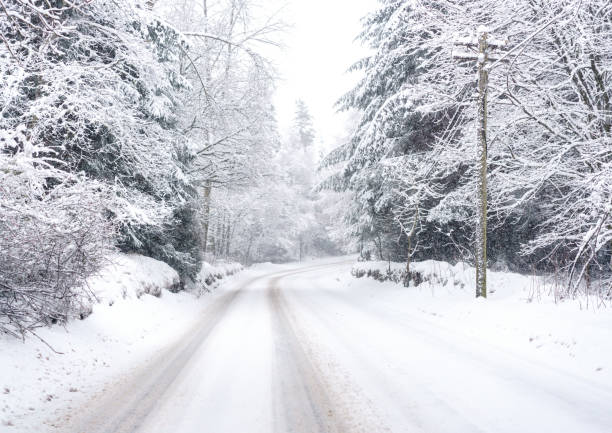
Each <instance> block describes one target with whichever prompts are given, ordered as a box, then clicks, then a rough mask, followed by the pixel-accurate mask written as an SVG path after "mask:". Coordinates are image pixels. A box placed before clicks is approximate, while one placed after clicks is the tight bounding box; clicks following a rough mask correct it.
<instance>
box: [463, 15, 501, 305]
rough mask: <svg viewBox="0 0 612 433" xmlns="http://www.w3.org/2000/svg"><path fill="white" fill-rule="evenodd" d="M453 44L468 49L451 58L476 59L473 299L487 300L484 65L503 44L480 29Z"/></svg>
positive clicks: (486, 83) (486, 85) (486, 71)
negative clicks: (473, 34)
mask: <svg viewBox="0 0 612 433" xmlns="http://www.w3.org/2000/svg"><path fill="white" fill-rule="evenodd" d="M455 45H457V46H462V47H465V48H468V50H467V51H465V52H460V53H453V57H455V58H457V59H462V60H476V62H477V65H478V99H477V103H478V126H477V146H478V147H477V151H476V157H477V160H478V161H477V164H478V166H479V170H478V182H477V197H476V206H477V209H476V215H477V221H478V227H477V229H476V245H475V252H474V257H475V262H476V263H475V264H476V297H477V298H478V297H483V298H486V297H487V209H488V198H487V117H488V106H487V105H488V90H489V66H488V65H487V63H488V62H489V61H491V60H496V59H494V58H493V57H492V56H491V51H492V50H495V49H501V48H504V47H505V46H506V45H507V43H506V41H500V40H496V39H493V38H491V37H490V35H489V31H488V30H487V29H486V28H484V27H479V28H478V30H477V31H476V39H474V38H473V37H469V38H463V39H460V40H458V41H456V42H455Z"/></svg>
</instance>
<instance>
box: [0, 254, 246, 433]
mask: <svg viewBox="0 0 612 433" xmlns="http://www.w3.org/2000/svg"><path fill="white" fill-rule="evenodd" d="M205 268H206V269H207V271H208V272H211V273H214V274H217V275H221V274H225V273H226V272H230V271H231V272H235V271H236V270H237V269H238V266H236V265H231V264H225V265H223V266H220V267H213V266H210V265H208V264H206V265H205ZM245 274H247V273H245ZM247 276H248V275H245V277H247ZM240 277H242V276H240ZM240 277H234V279H229V280H225V281H227V282H228V283H231V282H232V281H234V280H235V279H236V278H240ZM178 284H179V277H178V275H177V273H176V271H174V270H173V269H172V268H170V267H169V266H168V265H166V264H165V263H162V262H159V261H157V260H154V259H151V258H148V257H143V256H138V255H123V254H116V255H113V256H112V257H111V258H110V264H109V265H108V266H107V267H106V268H104V269H103V270H102V271H101V272H100V273H99V274H98V275H97V276H95V277H92V278H90V279H89V281H88V285H89V288H90V289H91V290H92V291H93V293H94V294H95V296H96V297H97V299H98V300H99V303H96V304H94V305H93V313H92V314H91V315H90V316H89V317H87V318H86V319H85V320H82V321H73V322H70V323H68V325H67V326H65V327H61V326H54V327H51V328H43V329H39V330H38V331H37V334H38V335H39V336H40V337H41V338H42V339H44V340H45V341H46V342H48V343H49V344H50V345H51V346H52V347H53V349H55V351H57V352H61V354H59V353H55V352H54V350H52V349H51V348H49V347H47V346H46V345H45V344H44V343H42V342H41V341H39V340H38V339H36V338H35V337H30V338H28V339H27V340H26V341H25V342H22V341H20V340H16V339H14V338H10V337H8V336H0V372H1V373H0V432H5V431H6V432H19V433H26V432H36V433H40V432H41V427H40V426H42V425H43V422H46V421H47V420H50V419H53V418H54V417H55V416H56V415H57V414H59V413H60V412H64V411H65V410H66V409H68V408H70V407H77V406H78V405H80V404H81V403H83V401H84V400H86V399H88V398H90V396H91V395H92V393H95V392H98V391H100V390H102V389H103V388H104V387H105V386H106V385H107V384H108V383H109V382H110V381H114V380H118V379H119V378H120V377H121V376H124V375H129V373H130V371H132V370H133V369H134V368H136V366H137V365H139V364H142V363H144V362H146V360H147V359H149V358H151V357H152V356H154V354H155V353H157V352H158V351H160V350H161V349H163V348H164V347H166V346H167V345H168V344H169V343H170V342H172V341H174V340H175V339H177V338H178V337H179V336H181V335H182V334H183V332H185V330H186V329H188V328H189V327H190V325H191V324H192V323H194V322H195V321H196V320H197V319H198V317H199V313H200V312H201V311H202V309H203V308H204V307H205V306H206V305H207V304H208V303H209V302H210V299H211V298H213V297H214V295H212V296H204V297H201V298H199V299H198V298H197V297H196V296H195V295H194V294H190V293H186V292H180V293H171V292H169V291H168V290H169V289H175V288H177V287H178Z"/></svg>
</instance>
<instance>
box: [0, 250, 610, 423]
mask: <svg viewBox="0 0 612 433" xmlns="http://www.w3.org/2000/svg"><path fill="white" fill-rule="evenodd" d="M123 260H124V262H123V263H122V264H119V265H117V268H116V269H117V272H118V274H115V275H114V276H113V277H112V278H111V277H110V276H109V275H106V276H103V277H100V278H102V280H105V281H106V284H104V285H103V286H105V287H107V290H106V291H102V290H101V289H100V290H99V293H101V294H104V297H103V299H106V300H108V299H114V301H113V302H112V306H110V305H109V304H110V303H111V302H103V303H101V304H98V305H96V306H95V308H94V311H93V314H92V315H91V316H90V317H88V318H87V319H86V320H84V321H77V322H72V323H70V324H69V325H68V326H67V327H66V328H61V327H54V328H51V329H44V330H41V332H40V335H41V337H43V338H44V339H45V340H46V341H48V342H49V343H50V344H51V345H52V346H53V347H54V348H55V349H56V350H58V351H61V352H63V354H57V353H54V352H53V351H51V350H50V349H49V348H48V347H46V346H45V345H44V344H42V343H41V342H39V341H37V340H35V339H30V340H28V341H27V342H26V343H25V344H24V343H22V342H19V341H15V340H11V339H6V338H5V339H3V340H2V341H1V344H2V351H1V352H0V369H1V371H3V372H6V373H8V374H4V375H3V377H2V379H1V383H0V386H1V387H2V388H1V389H2V390H3V391H2V393H1V394H0V407H1V408H2V410H1V412H0V414H1V415H0V417H1V419H2V425H1V426H0V431H2V432H4V431H6V432H24V433H25V432H37V433H39V432H40V433H43V432H45V431H49V432H81V431H83V432H85V431H86V432H87V433H96V432H111V431H113V432H122V431H137V432H146V433H154V432H160V433H161V432H169V431H172V432H179V433H187V432H189V433H196V432H229V433H234V432H235V433H243V432H249V433H256V432H262V433H264V432H265V433H271V432H278V433H281V432H285V433H286V432H289V431H296V432H313V431H321V432H351V433H359V432H363V433H375V432H413V431H414V432H427V433H432V432H453V433H456V432H460V433H461V432H492V431H495V432H508V433H515V432H538V433H539V432H542V431H554V432H567V433H595V432H601V433H604V432H609V431H611V430H610V429H611V428H612V411H611V410H610V401H612V371H611V368H610V365H612V348H611V347H610V345H609V344H607V342H608V340H609V330H610V329H612V310H611V309H610V308H603V307H602V308H593V307H592V305H593V304H589V308H586V300H577V301H566V302H562V303H555V301H554V297H552V296H548V295H547V294H546V293H545V292H546V290H544V288H542V290H540V291H539V293H540V295H539V296H534V293H536V292H537V291H536V292H534V290H535V288H534V284H536V283H535V281H534V279H533V278H532V277H527V276H520V275H516V274H509V273H496V272H491V273H490V274H489V278H490V287H491V288H493V289H494V291H493V293H492V295H491V297H490V298H489V299H488V300H486V301H484V300H482V299H480V300H475V299H473V287H472V285H471V283H470V281H471V278H472V275H473V273H472V272H473V269H471V268H469V267H467V266H465V265H457V266H454V267H453V266H450V265H448V264H445V263H440V262H425V263H415V264H414V265H413V267H412V268H413V270H419V271H420V272H421V273H422V274H423V275H424V276H425V281H424V282H423V283H421V284H420V285H419V286H418V287H409V288H405V287H403V286H402V285H401V284H396V283H393V282H384V283H381V282H378V281H375V280H373V279H371V278H367V277H363V278H355V277H354V276H353V275H352V273H354V272H355V270H356V269H379V270H381V271H383V270H386V269H387V267H388V264H386V263H372V262H369V263H355V260H354V258H340V259H327V260H317V261H311V262H306V263H302V264H288V265H270V264H264V265H258V266H256V267H253V268H250V269H249V270H247V271H244V272H242V273H240V274H239V275H237V276H234V277H232V278H230V279H226V280H225V282H222V283H221V285H220V286H219V287H218V289H217V290H215V291H214V292H213V293H212V294H207V295H205V296H202V297H199V298H197V297H195V296H194V295H192V294H189V293H179V294H172V293H169V292H167V291H166V290H165V289H162V290H161V297H155V296H151V295H148V294H146V290H144V287H148V288H149V293H151V292H154V293H156V292H157V291H156V289H154V288H153V286H151V284H150V283H151V281H149V282H148V283H146V284H145V283H138V281H140V280H139V279H138V278H136V279H133V280H131V281H130V284H133V286H130V288H129V289H128V288H127V287H125V286H123V287H122V286H121V282H126V281H128V280H129V277H128V276H129V275H131V276H132V277H133V276H134V274H133V273H134V272H136V271H138V269H139V268H140V269H142V268H147V267H148V266H150V265H155V266H154V267H155V268H156V272H157V274H156V277H155V279H156V280H157V281H160V282H162V281H163V284H164V285H168V284H170V285H171V284H172V283H173V281H175V280H174V277H173V271H172V270H171V269H169V268H168V269H166V270H164V269H163V268H160V267H159V266H157V265H156V264H154V263H153V262H149V259H143V258H134V257H132V258H131V259H130V258H125V257H124V258H123ZM393 266H395V267H396V268H397V269H399V268H400V266H403V265H400V264H397V265H393ZM113 278H114V281H115V283H114V284H115V285H113V283H112V282H113ZM109 287H110V288H109ZM126 293H127V294H126ZM138 293H145V294H141V295H140V297H138V296H137V295H138ZM91 420H94V421H93V422H92V421H91ZM84 425H86V426H87V427H86V428H83V427H82V426H84Z"/></svg>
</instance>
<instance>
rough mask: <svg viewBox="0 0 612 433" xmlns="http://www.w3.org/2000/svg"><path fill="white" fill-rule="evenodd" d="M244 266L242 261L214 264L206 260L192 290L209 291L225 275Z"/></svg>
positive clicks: (231, 273) (234, 272)
mask: <svg viewBox="0 0 612 433" xmlns="http://www.w3.org/2000/svg"><path fill="white" fill-rule="evenodd" d="M242 269H243V266H242V265H241V264H240V263H232V262H230V263H225V262H220V263H216V264H214V265H211V264H210V263H207V262H204V263H202V269H201V270H200V272H199V274H198V276H197V278H196V279H195V280H194V282H193V287H192V288H191V289H192V290H194V291H196V292H197V293H198V294H202V293H203V292H208V291H210V290H211V289H212V288H214V287H215V286H216V285H217V284H218V283H219V281H220V280H222V279H224V278H225V277H229V276H231V275H234V274H237V273H238V272H240V271H242Z"/></svg>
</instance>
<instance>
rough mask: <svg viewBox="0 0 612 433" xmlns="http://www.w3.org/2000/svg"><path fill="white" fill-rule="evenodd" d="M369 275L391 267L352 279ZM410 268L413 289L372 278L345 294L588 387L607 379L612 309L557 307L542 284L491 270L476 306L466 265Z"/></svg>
mask: <svg viewBox="0 0 612 433" xmlns="http://www.w3.org/2000/svg"><path fill="white" fill-rule="evenodd" d="M405 266H406V265H405V264H404V263H391V271H392V273H393V272H395V273H396V275H397V272H399V271H402V270H405ZM368 269H369V270H378V271H379V272H380V273H381V274H383V273H387V272H388V270H389V263H388V262H359V263H357V264H355V265H354V266H353V267H352V270H351V273H352V274H353V275H355V274H356V271H357V270H361V271H367V270H368ZM410 269H411V271H416V272H419V273H420V274H421V275H422V276H423V280H424V281H423V282H422V283H421V284H419V285H418V286H417V287H414V286H413V283H411V287H410V288H405V287H403V285H402V284H401V283H400V284H397V283H394V282H389V281H387V282H383V283H380V282H374V281H373V280H372V279H370V278H363V279H362V280H359V279H358V280H354V279H349V280H348V282H347V285H348V286H347V287H350V290H351V293H353V295H354V296H359V294H363V293H366V292H368V291H371V290H375V292H376V299H375V302H376V303H377V304H380V305H384V306H385V307H384V308H390V309H391V311H395V312H400V311H401V309H404V310H407V311H411V312H415V313H417V314H419V315H420V316H422V317H421V319H420V320H424V321H428V322H431V323H433V324H436V326H444V327H446V328H448V329H449V331H452V330H457V329H460V330H461V332H462V333H465V334H467V335H470V336H472V337H474V338H480V339H484V340H487V341H488V342H489V343H492V344H497V345H499V346H503V347H506V348H509V347H511V348H512V349H513V350H520V351H521V352H524V351H526V352H527V353H529V355H530V356H532V357H534V358H538V359H541V360H548V361H549V362H551V363H553V364H554V365H555V366H559V365H564V366H565V367H566V368H568V369H570V370H571V371H574V372H576V373H578V374H581V375H586V376H589V377H591V378H592V379H593V380H600V379H603V378H606V380H608V381H609V382H610V381H611V380H612V347H610V348H609V347H608V345H606V344H602V342H604V341H606V340H607V339H608V338H609V333H610V331H609V330H610V329H612V306H608V305H607V304H606V303H605V301H603V300H600V299H597V298H595V299H593V298H591V299H587V298H585V297H580V298H577V299H575V300H564V301H559V300H558V299H557V297H556V296H555V293H556V290H555V284H554V283H551V282H549V280H548V279H546V278H544V277H536V276H528V275H521V274H516V273H511V272H494V271H488V272H487V280H488V288H489V295H488V298H487V300H483V299H475V298H474V294H475V291H476V289H475V285H474V279H475V277H474V276H475V270H474V268H473V267H471V266H468V265H466V264H465V263H458V264H457V265H454V266H453V265H450V264H449V263H445V262H438V261H433V260H428V261H424V262H416V263H412V264H411V267H410ZM347 290H348V289H347ZM400 306H401V309H400V310H398V308H400Z"/></svg>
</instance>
